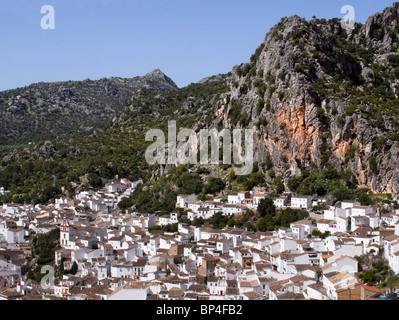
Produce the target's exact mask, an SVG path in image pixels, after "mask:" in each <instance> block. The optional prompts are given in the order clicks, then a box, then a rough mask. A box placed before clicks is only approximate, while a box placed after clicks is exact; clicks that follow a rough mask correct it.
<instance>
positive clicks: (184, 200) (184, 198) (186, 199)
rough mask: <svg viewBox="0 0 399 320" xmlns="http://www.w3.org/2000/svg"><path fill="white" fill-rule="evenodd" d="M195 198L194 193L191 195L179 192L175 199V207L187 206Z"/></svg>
mask: <svg viewBox="0 0 399 320" xmlns="http://www.w3.org/2000/svg"><path fill="white" fill-rule="evenodd" d="M196 200H197V196H196V195H194V194H192V195H187V194H179V195H178V196H177V200H176V207H177V208H187V206H188V204H189V203H190V202H193V201H196Z"/></svg>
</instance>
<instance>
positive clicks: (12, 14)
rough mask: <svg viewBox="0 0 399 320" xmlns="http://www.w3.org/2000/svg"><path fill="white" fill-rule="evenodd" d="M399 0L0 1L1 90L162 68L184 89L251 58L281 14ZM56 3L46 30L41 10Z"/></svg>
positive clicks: (364, 7) (365, 13) (334, 12)
mask: <svg viewBox="0 0 399 320" xmlns="http://www.w3.org/2000/svg"><path fill="white" fill-rule="evenodd" d="M394 2H395V1H393V0H389V1H387V0H346V1H338V0H317V1H316V0H303V1H297V0H278V1H271V0H246V1H244V0H184V1H183V0H0V39H1V45H0V90H6V89H11V88H17V87H22V86H25V85H29V84H31V83H34V82H42V81H43V82H50V81H67V80H84V79H87V78H90V79H100V78H103V77H110V76H117V77H135V76H139V75H144V74H146V73H148V72H150V71H152V70H154V69H161V70H162V71H163V72H164V73H165V74H167V75H168V76H169V77H171V78H172V79H173V80H174V81H175V82H176V84H177V85H178V86H179V87H183V86H185V85H188V84H189V83H191V82H197V81H198V80H200V79H202V78H204V77H207V76H211V75H214V74H217V73H226V72H229V71H231V69H232V67H233V66H234V65H236V64H240V63H243V62H247V61H249V58H250V56H251V55H252V54H253V53H254V51H255V49H256V48H257V47H258V46H259V45H260V44H261V43H262V42H263V39H264V36H265V34H266V33H267V32H268V31H269V29H270V28H271V27H272V26H273V25H274V24H276V23H278V22H279V21H280V19H281V18H282V17H285V16H291V15H293V14H297V15H299V16H301V17H305V18H307V19H310V18H311V17H312V16H316V17H318V18H327V19H329V18H333V17H338V18H342V17H343V16H344V15H343V14H341V12H340V11H341V7H342V6H344V5H352V6H353V7H354V8H355V13H356V18H355V19H356V21H358V22H362V23H364V22H365V21H366V19H367V18H368V17H369V16H370V15H372V14H374V13H376V12H381V11H382V10H383V9H384V8H386V7H388V6H390V5H392V4H393V3H394ZM44 5H52V6H53V7H54V9H55V30H43V29H42V28H41V25H40V21H41V19H42V17H43V14H41V13H40V9H41V7H42V6H44Z"/></svg>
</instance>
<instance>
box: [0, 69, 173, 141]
mask: <svg viewBox="0 0 399 320" xmlns="http://www.w3.org/2000/svg"><path fill="white" fill-rule="evenodd" d="M139 89H147V90H153V91H157V92H163V91H165V90H175V89H177V86H176V84H175V83H174V82H173V81H172V80H171V79H170V78H168V77H167V76H166V75H165V74H163V73H162V72H161V71H160V70H154V71H153V72H150V73H148V74H146V75H145V76H142V77H134V78H116V77H113V78H108V79H107V78H103V79H100V80H90V79H87V80H84V81H66V82H53V83H35V84H32V85H30V86H27V87H24V88H18V89H14V90H7V91H3V92H0V117H1V119H2V130H1V132H0V145H8V144H11V145H12V144H21V143H27V142H37V141H43V140H48V139H54V138H56V137H57V136H59V135H70V134H73V135H76V134H90V133H93V132H99V131H102V130H103V129H104V127H105V126H106V125H107V123H108V121H109V120H110V119H112V117H114V116H116V115H118V114H119V112H120V111H121V110H122V109H123V107H124V106H125V104H126V103H127V102H128V101H129V99H130V98H131V96H132V95H133V93H134V92H136V91H137V90H139Z"/></svg>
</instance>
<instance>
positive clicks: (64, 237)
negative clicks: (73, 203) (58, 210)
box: [60, 216, 70, 248]
mask: <svg viewBox="0 0 399 320" xmlns="http://www.w3.org/2000/svg"><path fill="white" fill-rule="evenodd" d="M69 229H70V226H69V223H68V221H67V218H66V216H64V217H63V218H62V224H61V227H60V244H61V247H63V248H68V247H69V240H70V238H69V237H70V234H69Z"/></svg>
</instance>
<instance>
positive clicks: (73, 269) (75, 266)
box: [71, 261, 78, 275]
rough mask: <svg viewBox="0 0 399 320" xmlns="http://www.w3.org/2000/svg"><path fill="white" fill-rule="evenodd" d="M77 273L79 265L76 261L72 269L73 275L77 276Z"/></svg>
mask: <svg viewBox="0 0 399 320" xmlns="http://www.w3.org/2000/svg"><path fill="white" fill-rule="evenodd" d="M77 272H78V264H77V263H76V261H74V262H73V264H72V268H71V274H73V275H75V274H76V273H77Z"/></svg>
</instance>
